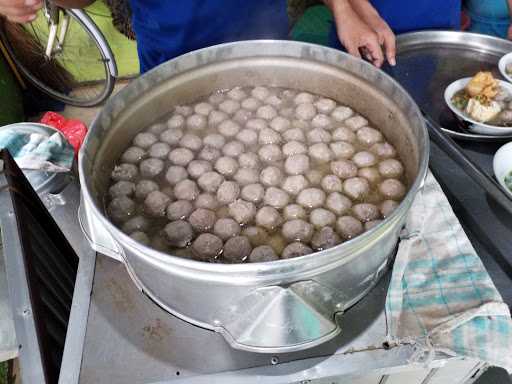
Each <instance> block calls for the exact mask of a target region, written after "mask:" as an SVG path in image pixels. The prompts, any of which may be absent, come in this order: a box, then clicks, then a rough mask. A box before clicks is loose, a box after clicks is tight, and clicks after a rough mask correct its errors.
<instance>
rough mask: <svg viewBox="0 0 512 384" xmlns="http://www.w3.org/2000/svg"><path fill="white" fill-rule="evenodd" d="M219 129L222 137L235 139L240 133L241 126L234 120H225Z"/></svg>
mask: <svg viewBox="0 0 512 384" xmlns="http://www.w3.org/2000/svg"><path fill="white" fill-rule="evenodd" d="M217 129H218V130H219V133H220V134H221V135H223V136H225V137H233V136H236V134H237V133H238V132H240V125H238V123H235V122H234V121H233V120H224V121H223V122H222V123H220V124H219V126H218V128H217Z"/></svg>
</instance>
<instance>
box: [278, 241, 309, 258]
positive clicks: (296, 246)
mask: <svg viewBox="0 0 512 384" xmlns="http://www.w3.org/2000/svg"><path fill="white" fill-rule="evenodd" d="M312 252H313V250H312V249H311V248H309V247H308V246H307V245H305V244H303V243H291V244H288V245H287V246H286V248H285V249H283V253H281V258H282V259H291V258H294V257H299V256H305V255H309V254H310V253H312Z"/></svg>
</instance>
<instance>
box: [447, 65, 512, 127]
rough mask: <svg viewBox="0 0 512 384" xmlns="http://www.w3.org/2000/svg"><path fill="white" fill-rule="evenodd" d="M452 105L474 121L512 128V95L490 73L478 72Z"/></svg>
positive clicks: (453, 100) (454, 99) (452, 100)
mask: <svg viewBox="0 0 512 384" xmlns="http://www.w3.org/2000/svg"><path fill="white" fill-rule="evenodd" d="M451 102H452V104H453V105H454V106H455V107H456V108H458V109H460V110H462V111H463V112H464V113H466V114H467V115H468V116H469V117H470V118H472V119H473V120H476V121H479V122H482V123H486V124H490V125H496V126H512V104H511V102H512V95H510V94H509V93H508V91H507V90H506V89H504V88H503V87H501V86H500V85H499V82H498V81H497V80H496V79H495V78H494V77H493V76H492V73H490V72H478V73H477V74H476V75H475V76H474V77H473V78H472V79H471V80H470V81H469V83H468V84H467V85H466V87H465V88H464V89H462V90H460V91H458V92H457V93H455V95H454V96H453V97H452V99H451Z"/></svg>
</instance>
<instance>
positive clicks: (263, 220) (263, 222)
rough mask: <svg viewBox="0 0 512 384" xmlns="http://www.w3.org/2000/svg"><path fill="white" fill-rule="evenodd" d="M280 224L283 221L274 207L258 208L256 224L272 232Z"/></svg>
mask: <svg viewBox="0 0 512 384" xmlns="http://www.w3.org/2000/svg"><path fill="white" fill-rule="evenodd" d="M282 222H283V219H282V218H281V215H280V214H279V211H278V210H277V209H275V208H274V207H269V206H264V207H262V208H260V209H259V211H258V213H257V214H256V224H257V225H259V226H260V227H263V228H265V229H268V230H269V231H273V230H274V229H275V228H277V227H279V226H280V225H281V223H282Z"/></svg>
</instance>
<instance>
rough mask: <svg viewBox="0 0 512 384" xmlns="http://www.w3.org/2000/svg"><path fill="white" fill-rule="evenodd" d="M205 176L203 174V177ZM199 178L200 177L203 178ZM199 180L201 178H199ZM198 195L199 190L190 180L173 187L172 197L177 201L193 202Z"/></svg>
mask: <svg viewBox="0 0 512 384" xmlns="http://www.w3.org/2000/svg"><path fill="white" fill-rule="evenodd" d="M204 175H205V174H203V176H204ZM203 176H201V177H203ZM199 180H201V178H199ZM198 195H199V188H197V184H196V183H195V182H194V181H192V180H188V179H186V180H182V181H180V182H178V183H177V184H176V186H175V187H174V196H176V198H177V199H179V200H194V199H195V198H196V197H197V196H198Z"/></svg>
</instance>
